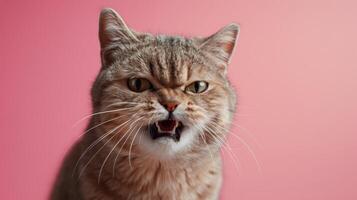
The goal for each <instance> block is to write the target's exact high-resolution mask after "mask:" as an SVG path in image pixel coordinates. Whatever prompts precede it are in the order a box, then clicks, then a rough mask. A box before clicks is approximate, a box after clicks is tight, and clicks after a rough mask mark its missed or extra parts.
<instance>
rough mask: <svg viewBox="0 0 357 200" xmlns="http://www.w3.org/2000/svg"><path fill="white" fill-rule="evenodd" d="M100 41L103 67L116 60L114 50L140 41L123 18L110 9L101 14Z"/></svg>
mask: <svg viewBox="0 0 357 200" xmlns="http://www.w3.org/2000/svg"><path fill="white" fill-rule="evenodd" d="M99 40H100V47H101V54H102V64H103V66H108V65H110V64H112V62H113V61H114V60H115V55H113V52H112V50H113V49H115V48H116V49H118V47H120V49H125V48H124V47H126V46H128V44H131V43H135V42H138V41H139V39H138V38H137V35H136V33H135V32H134V31H132V30H130V29H129V27H128V26H127V25H126V24H125V22H124V20H123V18H122V17H120V15H119V14H118V13H117V12H115V10H113V9H110V8H105V9H103V10H102V11H101V13H100V17H99Z"/></svg>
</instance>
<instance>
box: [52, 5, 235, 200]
mask: <svg viewBox="0 0 357 200" xmlns="http://www.w3.org/2000/svg"><path fill="white" fill-rule="evenodd" d="M238 34H239V26H238V25H236V24H230V25H227V26H225V27H223V28H222V29H220V30H219V31H218V32H216V33H215V34H213V35H211V36H209V37H206V38H203V37H202V38H199V37H193V38H187V37H181V36H164V35H152V34H149V33H139V32H136V31H134V30H132V29H129V28H128V26H127V25H126V24H125V22H124V20H123V19H122V18H121V17H120V16H119V14H117V13H116V12H115V11H114V10H112V9H109V8H106V9H103V10H102V12H101V13H100V18H99V40H100V47H101V62H102V67H101V69H100V72H99V74H98V76H97V78H96V80H95V82H94V83H93V87H92V90H91V97H92V107H93V114H92V115H91V116H90V121H89V124H88V128H87V129H86V131H85V133H84V134H83V136H82V137H81V139H79V141H77V143H76V144H75V145H74V146H73V147H72V149H71V150H70V152H69V153H68V154H67V156H66V158H65V160H64V161H63V164H62V167H61V169H60V171H59V174H58V176H57V179H56V181H55V183H54V186H53V189H52V192H51V194H50V199H52V200H87V199H103V200H109V199H133V200H141V199H142V200H144V199H145V200H148V199H149V200H150V199H164V200H172V199H177V200H191V199H192V200H196V199H205V200H207V199H218V198H219V192H220V188H221V183H222V173H221V157H220V151H219V150H220V147H221V146H222V143H223V142H224V140H225V137H226V135H227V133H228V129H229V126H230V123H231V121H232V118H233V115H234V112H235V107H236V106H235V105H236V95H235V92H234V90H233V88H232V86H231V84H230V83H229V81H228V79H227V66H228V64H229V61H230V58H231V55H232V52H233V50H234V47H235V46H236V40H237V38H238Z"/></svg>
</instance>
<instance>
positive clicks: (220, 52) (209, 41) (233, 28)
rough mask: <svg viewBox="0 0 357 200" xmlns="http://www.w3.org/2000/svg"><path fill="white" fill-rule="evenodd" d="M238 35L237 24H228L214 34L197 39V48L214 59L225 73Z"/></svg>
mask: <svg viewBox="0 0 357 200" xmlns="http://www.w3.org/2000/svg"><path fill="white" fill-rule="evenodd" d="M238 36H239V25H237V24H229V25H227V26H225V27H223V28H222V29H220V30H219V31H218V32H216V33H215V34H213V35H211V36H209V37H207V38H204V39H201V40H200V41H199V48H200V49H201V50H203V51H204V52H207V53H208V55H209V56H211V57H212V58H213V59H215V60H216V61H217V63H218V67H219V70H223V71H224V73H225V72H226V68H227V65H228V64H229V61H230V58H231V55H232V52H233V50H234V47H235V46H236V41H237V38H238Z"/></svg>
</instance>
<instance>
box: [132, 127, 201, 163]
mask: <svg viewBox="0 0 357 200" xmlns="http://www.w3.org/2000/svg"><path fill="white" fill-rule="evenodd" d="M195 135H196V134H195V131H194V130H190V129H188V130H184V131H183V132H182V133H181V138H180V141H175V140H173V139H172V138H169V137H162V138H157V139H155V140H153V139H152V138H151V137H150V135H149V134H145V136H144V135H143V136H142V139H141V142H140V145H139V146H140V148H141V150H142V151H143V152H145V153H147V154H150V155H152V156H153V157H155V158H158V159H160V160H166V159H171V158H174V157H176V156H177V155H178V154H181V153H183V152H184V151H187V150H188V149H190V148H191V146H192V144H193V143H194V141H193V140H194V136H195Z"/></svg>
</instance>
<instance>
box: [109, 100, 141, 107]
mask: <svg viewBox="0 0 357 200" xmlns="http://www.w3.org/2000/svg"><path fill="white" fill-rule="evenodd" d="M122 105H136V106H138V105H145V104H144V103H136V102H125V101H124V102H123V101H121V102H115V103H112V104H109V105H107V106H105V107H104V109H107V108H110V107H113V106H122ZM133 107H135V106H133Z"/></svg>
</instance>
